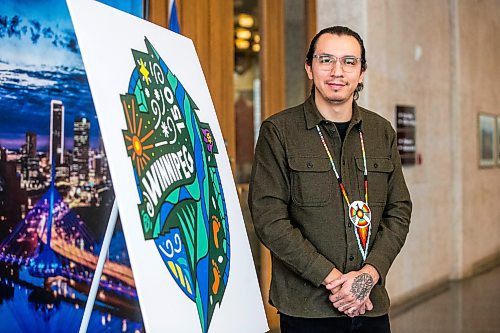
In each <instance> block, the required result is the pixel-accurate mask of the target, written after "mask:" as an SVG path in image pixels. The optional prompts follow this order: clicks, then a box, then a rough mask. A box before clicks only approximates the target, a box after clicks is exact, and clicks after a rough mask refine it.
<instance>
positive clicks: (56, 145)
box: [49, 99, 64, 166]
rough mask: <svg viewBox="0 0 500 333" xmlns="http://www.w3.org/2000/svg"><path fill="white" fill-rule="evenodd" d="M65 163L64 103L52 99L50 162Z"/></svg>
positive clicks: (57, 164)
mask: <svg viewBox="0 0 500 333" xmlns="http://www.w3.org/2000/svg"><path fill="white" fill-rule="evenodd" d="M54 160H55V161H56V166H59V165H62V164H64V105H63V103H62V102H61V101H58V100H54V99H53V100H51V101H50V143H49V163H50V164H52V163H53V161H54Z"/></svg>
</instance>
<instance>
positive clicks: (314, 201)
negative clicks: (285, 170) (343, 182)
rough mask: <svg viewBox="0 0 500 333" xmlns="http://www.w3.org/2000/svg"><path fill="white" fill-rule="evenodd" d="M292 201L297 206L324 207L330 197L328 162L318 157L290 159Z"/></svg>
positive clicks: (330, 185)
mask: <svg viewBox="0 0 500 333" xmlns="http://www.w3.org/2000/svg"><path fill="white" fill-rule="evenodd" d="M288 164H289V166H290V169H291V192H292V193H291V194H292V200H293V202H294V203H295V204H297V205H299V206H324V205H326V204H327V203H328V202H329V201H330V199H331V196H332V185H333V176H332V172H331V168H332V167H331V165H330V161H329V160H328V159H325V158H319V157H290V158H289V159H288Z"/></svg>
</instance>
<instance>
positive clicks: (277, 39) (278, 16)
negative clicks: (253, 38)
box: [260, 0, 285, 120]
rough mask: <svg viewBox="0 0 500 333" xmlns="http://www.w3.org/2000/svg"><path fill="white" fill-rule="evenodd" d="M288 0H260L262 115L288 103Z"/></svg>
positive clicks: (267, 115)
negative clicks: (286, 39)
mask: <svg viewBox="0 0 500 333" xmlns="http://www.w3.org/2000/svg"><path fill="white" fill-rule="evenodd" d="M283 1H284V0H260V16H261V19H260V22H261V43H262V47H261V55H260V63H261V90H262V94H261V101H262V102H261V103H262V119H263V120H264V119H266V118H267V117H269V116H271V115H273V114H275V113H277V112H279V111H281V110H283V108H284V107H285V36H284V25H285V17H284V16H285V13H284V3H283Z"/></svg>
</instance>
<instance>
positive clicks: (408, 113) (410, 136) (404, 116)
mask: <svg viewBox="0 0 500 333" xmlns="http://www.w3.org/2000/svg"><path fill="white" fill-rule="evenodd" d="M396 132H397V140H398V151H399V155H400V156H401V163H402V164H403V165H415V162H416V143H415V107H414V106H402V105H396Z"/></svg>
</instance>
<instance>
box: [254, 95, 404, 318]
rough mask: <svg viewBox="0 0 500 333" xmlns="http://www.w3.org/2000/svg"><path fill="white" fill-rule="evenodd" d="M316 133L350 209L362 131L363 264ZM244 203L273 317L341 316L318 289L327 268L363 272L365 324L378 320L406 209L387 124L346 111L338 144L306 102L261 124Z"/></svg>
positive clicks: (331, 127) (357, 187)
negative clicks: (366, 216)
mask: <svg viewBox="0 0 500 333" xmlns="http://www.w3.org/2000/svg"><path fill="white" fill-rule="evenodd" d="M317 124H319V125H320V127H321V129H322V132H323V136H324V137H325V140H326V141H327V144H328V146H329V149H330V152H331V153H332V154H333V159H334V162H335V166H336V168H337V170H338V172H339V173H340V175H341V177H342V180H343V183H344V186H345V188H346V191H347V195H348V197H349V200H350V201H351V202H353V201H355V200H364V195H365V193H364V185H363V170H364V166H363V159H362V151H361V141H360V137H359V133H358V130H357V127H358V126H360V127H361V130H362V132H363V138H364V144H365V149H366V159H367V170H368V203H369V206H370V208H371V212H372V216H371V217H372V219H371V224H372V231H371V237H370V240H369V253H368V256H367V258H366V261H364V262H363V257H362V255H361V253H360V251H359V249H358V243H357V240H356V236H355V231H354V229H355V228H354V227H353V225H352V223H351V222H350V220H349V217H348V209H347V208H348V207H347V204H346V203H345V201H344V199H343V196H342V194H341V192H340V188H339V185H338V182H337V179H336V177H335V174H334V172H333V170H332V167H331V164H330V160H329V159H328V156H327V154H326V151H325V148H324V146H323V145H322V143H321V140H320V137H319V134H318V131H317V129H316V125H317ZM248 202H249V207H250V211H251V213H252V218H253V223H254V226H255V230H256V233H257V236H258V237H259V239H260V240H261V241H262V243H264V245H266V246H267V247H268V248H269V249H270V251H271V254H272V279H271V290H270V296H269V301H270V303H271V304H273V305H274V306H275V307H276V308H277V309H278V311H280V312H282V313H285V314H287V315H292V316H298V317H309V318H321V317H336V316H341V315H342V314H341V313H340V312H338V311H337V310H336V309H335V308H334V307H333V306H332V304H331V302H330V301H329V300H328V295H329V294H328V291H327V290H326V288H325V287H324V286H322V285H321V283H322V282H323V280H324V279H325V278H326V276H327V275H328V273H329V272H330V271H331V270H332V269H333V268H334V267H336V268H337V269H338V270H340V271H341V272H343V273H346V272H349V271H353V270H359V269H360V268H361V267H362V266H363V265H364V264H370V265H372V266H374V267H375V268H376V269H377V271H378V272H379V274H380V281H379V283H378V284H377V285H375V286H374V288H373V290H372V292H371V294H370V299H371V301H372V303H373V305H374V309H373V310H372V311H370V312H368V313H367V314H366V315H367V316H380V315H384V314H386V313H388V310H389V297H388V295H387V291H386V289H385V278H386V275H387V272H388V270H389V267H390V266H391V264H392V262H393V261H394V259H395V257H396V255H397V254H398V253H399V251H400V250H401V247H402V246H403V243H404V242H405V239H406V235H407V233H408V229H409V224H410V215H411V201H410V195H409V193H408V189H407V187H406V184H405V180H404V177H403V172H402V168H401V161H400V157H399V153H398V149H397V144H396V135H395V132H394V130H393V129H392V127H391V125H390V123H389V122H388V121H387V120H385V119H384V118H382V117H381V116H379V115H377V114H376V113H374V112H371V111H368V110H365V109H363V108H361V107H358V106H357V104H356V103H353V115H352V118H351V123H350V125H349V128H348V129H347V134H346V137H345V139H344V142H343V144H342V143H341V139H340V136H339V134H338V132H337V131H336V128H335V124H333V123H332V122H329V121H327V120H325V119H324V118H323V117H322V116H321V114H320V113H319V111H318V110H317V108H316V106H315V104H314V101H313V97H309V99H307V100H306V101H305V102H304V104H302V105H299V106H296V107H293V108H290V109H287V110H285V111H282V112H280V113H278V114H276V115H274V116H272V117H270V118H269V119H267V120H265V121H264V122H263V123H262V127H261V129H260V135H259V139H258V142H257V146H256V149H255V158H254V164H253V170H252V177H251V180H250V194H249V199H248Z"/></svg>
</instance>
